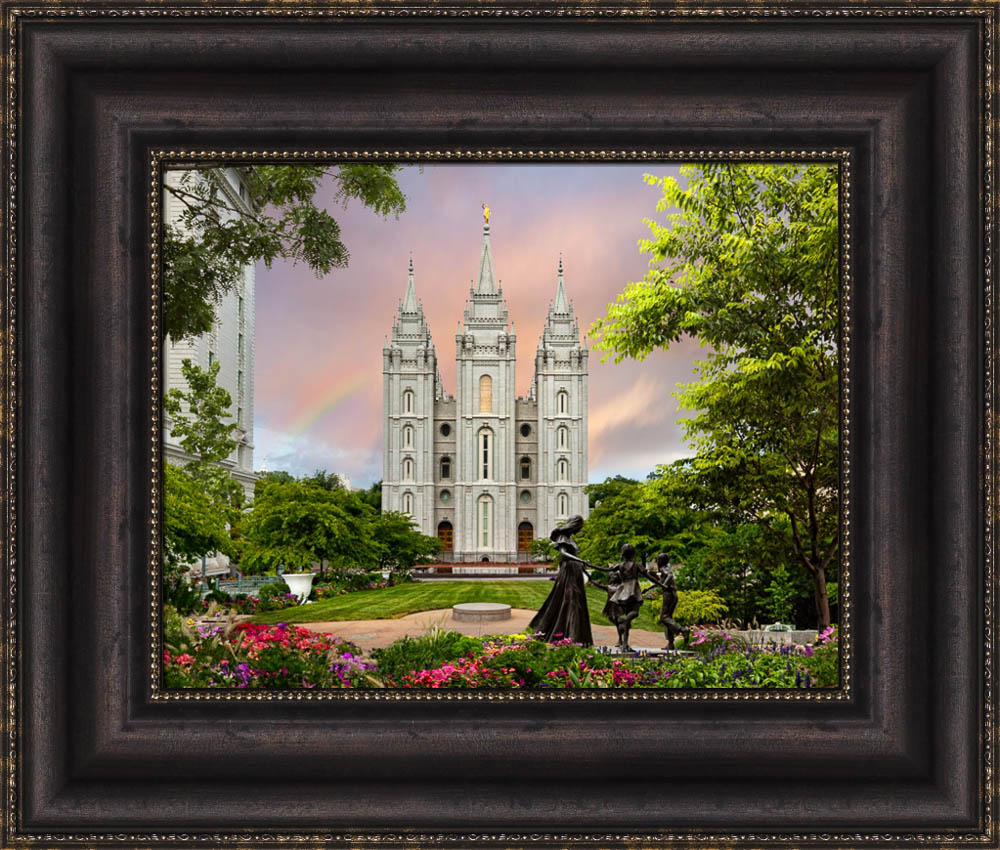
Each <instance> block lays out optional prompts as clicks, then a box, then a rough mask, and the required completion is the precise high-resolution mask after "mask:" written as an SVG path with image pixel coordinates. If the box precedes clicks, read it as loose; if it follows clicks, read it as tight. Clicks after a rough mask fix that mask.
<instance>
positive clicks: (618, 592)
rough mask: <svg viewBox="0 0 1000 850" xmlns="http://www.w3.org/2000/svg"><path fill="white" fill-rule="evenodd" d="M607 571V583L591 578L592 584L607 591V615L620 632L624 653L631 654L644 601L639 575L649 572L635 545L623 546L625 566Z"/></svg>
mask: <svg viewBox="0 0 1000 850" xmlns="http://www.w3.org/2000/svg"><path fill="white" fill-rule="evenodd" d="M605 572H608V573H609V578H608V583H607V584H601V583H600V582H597V581H594V579H593V578H590V583H591V584H592V585H594V587H597V588H600V589H601V590H604V591H606V592H607V594H608V601H607V602H606V603H605V605H604V616H605V617H607V618H608V619H609V620H611V622H612V623H614V624H615V628H616V629H617V630H618V644H617V646H618V648H619V649H621V651H622V652H631V651H632V647H631V646H629V632H630V631H631V629H632V621H633V620H634V619H635V618H636V617H638V616H639V608H640V607H641V606H642V601H643V597H642V591H641V590H640V589H639V574H640V573H641V574H643V575H646V571H645V570H644V569H643V568H642V567H641V566H640V565H639V564H638V563H637V562H636V560H635V546H633V545H632V544H631V543H626V544H625V545H624V546H622V560H621V563H618V564H614V565H613V566H611V567H609V568H608V569H607V570H605Z"/></svg>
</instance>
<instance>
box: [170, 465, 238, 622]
mask: <svg viewBox="0 0 1000 850" xmlns="http://www.w3.org/2000/svg"><path fill="white" fill-rule="evenodd" d="M227 521H228V512H227V511H226V510H225V509H224V508H223V506H220V505H219V504H218V503H217V502H215V501H213V500H212V499H211V498H210V497H209V496H208V494H207V493H206V492H205V490H204V488H203V487H202V486H201V484H200V483H199V482H197V481H195V479H194V478H192V477H191V476H190V475H189V474H188V473H187V471H186V470H184V469H183V468H182V467H179V466H174V465H173V464H170V463H167V464H164V467H163V601H164V603H166V604H168V605H173V606H174V607H175V608H177V609H178V610H179V611H182V612H185V613H186V612H187V611H189V610H191V609H192V608H193V606H194V605H196V604H197V603H199V602H200V601H201V595H200V594H199V593H198V592H197V591H196V590H194V589H193V588H192V587H191V586H190V585H189V584H188V571H189V568H188V565H189V564H191V563H193V562H194V561H197V560H198V559H199V558H201V557H204V556H206V555H211V554H212V553H214V552H224V553H226V554H227V555H229V554H232V546H231V540H230V536H229V530H228V525H227Z"/></svg>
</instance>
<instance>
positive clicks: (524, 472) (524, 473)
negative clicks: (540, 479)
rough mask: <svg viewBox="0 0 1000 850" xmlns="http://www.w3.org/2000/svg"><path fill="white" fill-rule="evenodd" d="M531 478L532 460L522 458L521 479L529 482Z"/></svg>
mask: <svg viewBox="0 0 1000 850" xmlns="http://www.w3.org/2000/svg"><path fill="white" fill-rule="evenodd" d="M530 478H531V458H530V457H522V458H521V479H522V480H524V481H527V480H529V479H530Z"/></svg>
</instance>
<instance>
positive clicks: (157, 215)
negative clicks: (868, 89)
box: [147, 148, 853, 703]
mask: <svg viewBox="0 0 1000 850" xmlns="http://www.w3.org/2000/svg"><path fill="white" fill-rule="evenodd" d="M384 161H389V162H401V163H406V164H420V163H441V162H450V163H499V162H553V163H557V162H593V163H595V164H600V163H612V162H615V163H626V162H649V163H650V164H655V163H696V162H828V163H836V164H837V166H838V189H839V203H838V214H839V216H840V264H839V265H840V299H839V300H840V304H839V307H840V319H841V322H840V340H839V343H840V410H841V413H840V445H841V453H840V475H841V491H840V505H841V507H840V537H841V567H840V569H841V572H840V584H839V588H838V595H839V600H840V612H841V614H840V620H841V622H840V624H839V633H840V665H841V668H840V669H841V674H840V687H839V688H836V689H831V690H815V691H782V690H746V691H742V690H739V689H715V688H713V689H706V690H704V691H686V690H680V689H677V690H674V689H652V688H651V689H648V690H647V689H642V690H636V691H627V692H620V691H615V690H611V689H595V690H573V691H561V690H560V691H530V690H524V691H509V692H508V691H485V690H483V691H480V690H470V691H460V690H447V689H446V690H436V691H431V692H422V691H410V690H400V689H379V688H365V689H356V690H355V689H344V690H339V689H326V690H318V689H317V690H312V689H306V690H304V691H300V690H274V691H270V690H265V691H244V690H238V689H225V690H223V689H219V690H210V691H208V690H196V689H170V690H168V689H166V688H163V687H162V686H161V679H162V658H163V650H162V645H161V611H160V608H161V605H160V596H161V587H160V563H161V561H162V548H161V546H162V543H161V529H160V512H161V505H160V501H161V499H160V493H161V468H162V464H153V477H152V482H151V488H150V492H149V520H150V530H151V534H150V541H151V543H150V551H149V561H148V564H147V567H148V574H149V581H150V588H151V593H150V636H149V637H150V652H149V660H150V669H149V684H150V689H151V692H152V698H153V699H154V700H157V701H167V702H178V701H179V702H189V701H212V702H216V701H231V700H239V701H245V700H250V701H295V702H300V701H317V700H320V701H322V700H352V701H362V702H363V701H368V700H378V701H383V702H385V701H414V700H445V701H455V700H459V701H473V700H474V701H483V702H496V703H505V702H535V701H545V702H564V701H580V700H607V701H612V702H616V701H621V700H632V701H635V700H667V701H673V700H730V701H735V702H758V701H761V700H764V701H773V702H789V701H800V700H806V701H813V702H820V701H822V702H829V701H842V700H849V699H850V698H851V691H852V678H851V668H852V665H851V657H852V630H851V599H852V595H851V563H850V555H851V548H850V543H851V538H850V533H849V528H848V519H849V517H850V511H849V509H848V505H849V504H850V493H851V466H850V454H849V452H848V451H846V450H845V448H846V447H848V446H849V445H850V436H851V427H850V412H851V405H850V380H849V379H850V360H851V331H852V328H853V323H852V321H851V299H852V293H853V270H852V267H851V262H852V259H851V244H852V243H851V217H850V202H851V182H852V170H851V162H852V159H851V151H850V150H849V149H845V148H828V149H821V150H806V149H803V150H782V149H772V150H765V149H740V150H735V149H733V150H707V149H701V150H697V149H693V148H692V149H688V150H554V149H553V150H519V149H508V148H496V149H487V150H422V151H421V150H360V151H359V150H353V151H346V150H345V151H336V150H305V151H287V150H285V151H281V150H270V151H268V150H262V151H254V150H236V149H231V150H188V149H171V150H158V151H154V152H153V153H152V154H151V155H150V167H149V198H148V205H149V215H150V222H149V224H150V255H149V256H150V268H149V276H150V283H151V286H152V297H151V304H152V308H151V310H150V325H149V330H150V337H149V343H150V347H149V356H150V358H151V364H150V366H151V368H150V392H151V398H152V399H154V400H158V399H160V398H161V396H162V392H163V389H162V375H161V372H162V370H161V359H162V352H161V340H160V330H159V329H160V307H161V303H162V293H161V286H162V269H161V256H162V250H161V240H162V235H163V208H162V191H163V189H162V185H163V176H164V172H165V171H167V170H172V169H184V168H204V167H206V166H208V165H226V166H231V165H237V166H238V165H249V164H254V163H276V162H280V163H289V162H322V163H329V164H334V163H338V162H384ZM149 432H150V435H151V443H150V451H151V456H152V457H154V458H159V457H160V456H161V445H162V419H161V404H160V403H158V402H156V401H154V403H153V404H151V405H150V423H149Z"/></svg>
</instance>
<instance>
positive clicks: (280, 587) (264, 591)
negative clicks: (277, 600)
mask: <svg viewBox="0 0 1000 850" xmlns="http://www.w3.org/2000/svg"><path fill="white" fill-rule="evenodd" d="M291 592H292V591H291V588H289V587H288V585H287V584H285V583H284V582H283V581H281V580H280V579H279V580H278V581H275V582H271V583H270V584H265V585H263V586H262V587H261V588H260V589H259V590H258V591H257V598H258V599H260V600H261V601H262V602H263V601H264V600H267V599H273V598H274V597H276V596H287V595H288V594H289V593H291Z"/></svg>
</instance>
